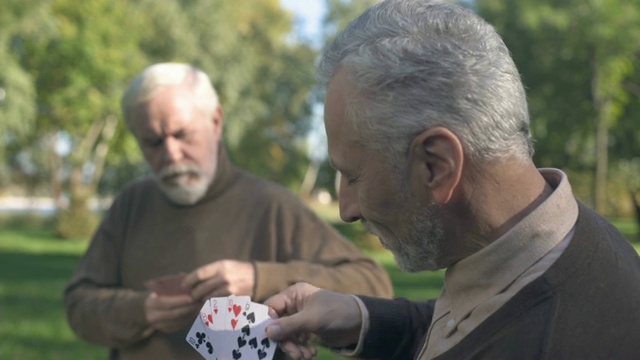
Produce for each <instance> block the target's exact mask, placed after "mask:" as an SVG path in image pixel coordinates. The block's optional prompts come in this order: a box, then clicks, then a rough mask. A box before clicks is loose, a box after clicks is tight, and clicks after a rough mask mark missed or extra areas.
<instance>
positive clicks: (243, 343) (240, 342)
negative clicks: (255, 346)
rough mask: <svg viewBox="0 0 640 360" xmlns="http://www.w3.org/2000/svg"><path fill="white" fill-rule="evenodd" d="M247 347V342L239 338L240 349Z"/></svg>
mask: <svg viewBox="0 0 640 360" xmlns="http://www.w3.org/2000/svg"><path fill="white" fill-rule="evenodd" d="M245 345H247V340H245V339H244V338H243V337H242V336H239V337H238V347H239V348H241V347H243V346H245Z"/></svg>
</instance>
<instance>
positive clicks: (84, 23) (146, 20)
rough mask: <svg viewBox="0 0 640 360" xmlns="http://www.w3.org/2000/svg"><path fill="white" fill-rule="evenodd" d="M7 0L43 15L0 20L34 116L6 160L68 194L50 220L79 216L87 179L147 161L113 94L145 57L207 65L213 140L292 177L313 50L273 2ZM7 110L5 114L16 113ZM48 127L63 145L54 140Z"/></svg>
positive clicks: (96, 182) (290, 181)
mask: <svg viewBox="0 0 640 360" xmlns="http://www.w3.org/2000/svg"><path fill="white" fill-rule="evenodd" d="M10 1H11V2H10V4H11V5H12V9H14V8H15V9H16V11H14V12H17V11H18V10H20V11H22V13H23V14H24V16H25V19H27V20H28V21H27V22H29V23H34V20H35V19H37V18H38V17H44V18H45V19H46V20H47V21H45V22H43V24H46V25H47V26H48V28H47V31H26V30H25V28H22V27H21V28H17V27H15V29H16V30H15V31H14V30H11V29H13V28H11V29H10V28H9V26H8V25H5V24H4V23H0V26H1V28H0V35H4V37H2V36H0V41H3V39H8V40H7V41H4V43H0V45H6V46H7V48H8V49H9V51H8V53H9V54H10V56H9V58H8V59H9V60H7V61H13V62H14V64H15V68H16V72H15V73H13V74H14V75H12V76H14V77H17V78H19V77H20V74H22V75H23V78H24V79H25V80H24V83H25V85H24V88H25V89H27V90H28V89H29V88H31V89H33V90H34V92H33V96H32V98H31V99H29V97H28V96H24V97H22V99H23V101H24V103H25V109H27V110H25V111H28V110H29V109H31V111H33V112H34V116H33V117H34V121H35V126H31V127H28V129H27V130H26V131H25V133H24V134H21V135H20V136H17V135H16V136H15V138H16V139H17V142H16V145H15V148H16V150H15V152H14V153H13V155H12V157H13V158H14V159H15V161H13V162H12V163H11V164H13V166H14V167H16V168H19V167H20V166H22V167H23V168H30V169H31V168H35V169H37V170H38V179H49V180H50V181H51V186H50V188H51V193H53V194H54V195H57V194H58V193H65V194H68V196H69V199H70V206H69V208H68V209H67V210H66V211H63V212H61V217H60V219H61V222H66V223H67V225H69V224H71V225H70V226H62V227H59V229H62V228H65V227H66V228H67V229H77V228H80V227H81V226H80V225H84V224H89V223H91V221H88V220H87V217H86V216H85V215H87V214H88V212H87V210H86V208H87V201H88V200H89V199H90V198H92V197H94V195H95V194H96V191H97V189H102V190H104V191H109V190H110V189H109V187H110V186H111V187H116V186H117V187H119V186H120V185H122V183H123V182H126V181H128V180H130V179H131V178H132V177H133V175H134V174H140V173H143V172H145V171H147V169H146V167H145V166H144V165H143V162H142V159H141V156H140V152H139V151H138V149H137V144H136V143H135V140H134V139H133V137H132V136H131V135H130V134H129V133H128V132H127V131H126V129H125V128H124V126H123V124H122V122H120V121H118V119H119V118H120V109H119V99H120V97H121V96H122V93H123V92H124V89H125V88H126V86H127V85H128V83H129V82H130V81H131V79H132V78H133V76H135V75H136V74H137V73H139V72H140V71H141V70H142V69H143V68H145V67H146V66H148V65H150V64H151V63H155V62H166V61H178V62H190V63H193V64H194V65H196V66H199V67H201V68H203V69H204V70H205V71H206V72H208V73H209V74H210V76H211V78H212V81H213V83H214V85H215V86H216V88H217V90H218V92H219V93H220V97H221V101H222V104H223V107H224V109H225V129H226V131H225V135H224V139H225V140H224V141H225V143H226V145H227V147H228V148H229V150H230V153H231V156H232V158H233V159H234V160H237V161H238V163H239V165H240V166H242V167H245V168H247V169H248V170H249V171H251V172H254V173H256V174H258V175H261V176H264V177H267V178H271V179H274V180H276V181H280V182H282V183H284V184H286V185H290V186H293V185H294V184H295V183H296V182H299V181H300V179H301V172H302V169H303V168H304V163H305V162H306V155H305V152H304V148H303V147H302V146H301V145H300V141H299V139H300V138H302V137H303V136H304V134H305V132H306V131H307V129H308V122H309V121H308V118H309V114H310V104H311V101H310V97H309V92H310V89H311V86H312V84H313V82H314V77H313V76H311V75H310V74H311V73H312V69H313V58H314V57H315V51H314V50H313V49H312V48H311V47H310V46H308V45H305V44H300V43H289V42H288V41H287V34H288V32H289V31H290V29H291V25H292V24H291V19H290V17H289V15H288V14H287V13H286V12H284V11H283V10H282V9H281V8H280V5H279V1H277V0H268V1H265V0H241V1H237V2H229V1H224V0H212V1H209V0H206V1H205V0H193V1H187V0H167V1H162V2H158V1H153V0H141V1H136V2H130V1H126V0H113V1H111V0H96V1H90V2H80V3H78V2H77V1H74V0H51V1H42V2H40V3H39V4H40V8H39V11H38V12H29V11H26V10H25V9H27V8H29V5H25V6H22V3H21V2H20V1H18V0H10ZM35 1H37V0H34V2H35ZM30 5H33V3H32V4H30ZM3 15H4V13H3ZM2 19H4V17H2V16H0V21H1V20H2ZM7 22H8V21H7ZM11 23H12V24H13V22H11ZM5 34H6V35H5ZM3 60H4V59H3V58H0V61H3ZM0 81H2V78H1V77H0ZM29 104H30V106H29ZM7 109H8V108H7ZM35 110H37V111H35ZM0 111H4V107H3V108H0ZM12 111H13V112H12V115H10V116H11V118H12V121H13V122H14V123H15V124H17V125H20V124H22V123H21V122H20V120H19V119H17V117H18V116H19V115H16V113H15V110H12ZM0 126H2V125H0ZM60 138H63V139H66V140H65V141H64V143H65V144H67V145H68V146H69V147H70V148H69V151H65V152H60V151H56V145H59V144H60V142H59V141H58V140H57V139H60ZM9 140H10V139H0V141H4V144H8V142H9ZM125 171H126V172H125ZM23 173H24V174H25V175H24V176H26V177H32V178H33V175H34V174H35V173H34V172H31V173H29V172H25V171H23ZM103 173H106V174H107V176H104V177H103V176H102V174H103ZM111 192H113V188H111ZM83 214H84V215H83ZM61 232H62V230H61ZM86 233H87V231H84V234H85V235H86ZM66 236H71V235H69V234H67V235H66Z"/></svg>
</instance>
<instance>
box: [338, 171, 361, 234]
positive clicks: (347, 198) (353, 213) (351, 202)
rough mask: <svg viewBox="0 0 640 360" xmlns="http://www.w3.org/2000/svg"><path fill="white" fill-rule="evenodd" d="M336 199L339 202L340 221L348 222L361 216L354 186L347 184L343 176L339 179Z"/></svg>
mask: <svg viewBox="0 0 640 360" xmlns="http://www.w3.org/2000/svg"><path fill="white" fill-rule="evenodd" d="M338 199H339V203H340V218H341V219H342V221H344V222H348V223H350V222H354V221H358V220H360V219H361V218H362V214H361V213H360V205H359V204H358V194H357V191H356V189H355V187H354V186H349V184H347V183H346V180H344V177H343V178H342V179H340V192H339V195H338Z"/></svg>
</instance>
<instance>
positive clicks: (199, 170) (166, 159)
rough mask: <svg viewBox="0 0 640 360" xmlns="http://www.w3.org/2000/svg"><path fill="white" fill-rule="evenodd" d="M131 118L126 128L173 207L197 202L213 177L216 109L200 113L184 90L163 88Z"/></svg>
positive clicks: (218, 120)
mask: <svg viewBox="0 0 640 360" xmlns="http://www.w3.org/2000/svg"><path fill="white" fill-rule="evenodd" d="M132 116H133V119H134V121H133V122H132V132H133V134H134V136H135V137H136V139H137V140H138V145H139V146H140V149H141V150H142V153H143V154H144V157H145V159H146V160H147V162H148V163H149V165H150V166H151V169H152V170H153V173H154V176H155V179H156V181H157V182H158V184H159V185H160V188H161V189H162V191H163V192H164V194H165V195H166V196H167V197H168V198H169V199H170V200H171V201H172V202H174V203H176V204H179V205H192V204H194V203H196V202H197V201H198V200H200V199H201V198H202V197H203V196H204V194H205V193H206V191H207V189H208V187H209V185H210V184H211V182H212V181H213V178H214V176H215V171H216V165H217V159H218V141H219V139H220V134H221V129H222V117H221V112H220V111H216V112H215V113H214V114H213V115H211V116H206V115H205V114H204V113H203V112H202V111H201V110H200V109H199V108H197V107H196V106H195V103H194V101H193V95H192V93H191V92H190V91H189V90H188V89H186V88H184V87H182V86H166V87H164V88H162V89H160V90H158V91H157V92H156V93H155V94H154V96H153V98H152V99H151V100H149V101H148V102H145V103H143V104H141V105H139V106H137V107H135V108H134V109H133V110H132Z"/></svg>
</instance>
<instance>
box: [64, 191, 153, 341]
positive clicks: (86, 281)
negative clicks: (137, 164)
mask: <svg viewBox="0 0 640 360" xmlns="http://www.w3.org/2000/svg"><path fill="white" fill-rule="evenodd" d="M116 212H117V204H116V203H114V206H112V208H111V209H110V210H109V212H108V213H107V215H106V216H105V218H104V220H103V222H102V223H101V225H100V227H99V229H98V230H97V231H96V233H95V235H94V237H93V239H92V240H91V244H90V246H89V248H88V250H87V251H86V253H85V255H84V256H83V257H82V259H81V260H80V263H79V265H78V267H77V268H76V271H75V273H74V275H73V276H72V278H71V280H70V282H69V284H68V285H67V287H66V288H65V291H64V305H65V311H66V315H67V319H68V321H69V325H70V326H71V328H72V329H73V331H74V332H75V333H76V335H77V336H78V337H80V338H82V339H84V340H86V341H89V342H92V343H96V344H100V345H104V346H109V347H113V348H118V347H123V346H128V345H131V344H133V343H136V342H138V341H140V340H142V339H144V338H146V337H148V336H150V335H151V334H152V333H153V329H152V328H151V327H150V326H149V325H148V324H147V322H146V318H145V313H144V301H145V299H146V297H147V295H148V292H146V291H138V290H133V289H127V288H123V287H122V285H121V280H120V276H119V270H118V269H119V266H118V264H119V260H118V259H119V257H118V247H117V244H116V242H115V241H114V237H115V234H116V232H115V231H114V230H113V229H117V228H118V227H117V226H116V225H117V224H116V222H117V219H116V216H115V215H114V213H116Z"/></svg>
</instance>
